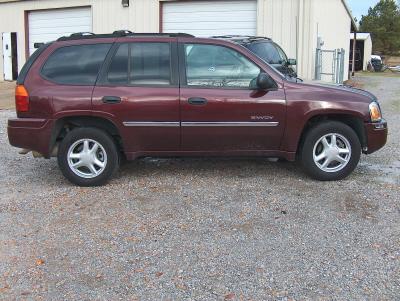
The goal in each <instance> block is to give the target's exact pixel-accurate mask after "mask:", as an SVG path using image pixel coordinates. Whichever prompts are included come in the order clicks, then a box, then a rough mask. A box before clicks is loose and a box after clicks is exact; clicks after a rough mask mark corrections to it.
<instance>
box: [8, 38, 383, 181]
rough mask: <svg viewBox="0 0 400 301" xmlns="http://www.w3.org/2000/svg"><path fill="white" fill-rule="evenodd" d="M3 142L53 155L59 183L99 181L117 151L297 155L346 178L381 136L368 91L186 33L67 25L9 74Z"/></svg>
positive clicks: (326, 176)
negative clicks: (296, 73)
mask: <svg viewBox="0 0 400 301" xmlns="http://www.w3.org/2000/svg"><path fill="white" fill-rule="evenodd" d="M15 98H16V108H17V116H18V118H16V119H10V120H9V121H8V137H9V140H10V143H11V144H12V145H13V146H16V147H20V148H23V149H24V152H25V153H26V152H28V151H33V152H34V153H35V154H36V155H37V154H40V155H42V156H43V157H45V158H50V157H51V156H57V157H58V164H59V166H60V168H61V171H62V172H63V174H64V175H65V177H67V178H68V179H69V180H70V181H71V182H73V183H75V184H77V185H82V186H92V185H101V184H103V183H105V182H106V181H107V180H108V179H109V178H110V177H111V176H112V174H113V173H114V172H115V171H116V169H117V168H118V165H119V161H120V158H121V157H123V156H124V157H126V158H127V159H128V160H133V159H135V158H138V157H143V156H266V157H279V158H284V159H287V160H290V161H294V160H295V159H298V160H300V161H301V162H302V164H303V166H304V169H305V170H306V171H307V172H308V174H310V175H311V176H312V177H314V178H316V179H319V180H337V179H342V178H344V177H346V176H347V175H349V174H350V173H351V172H352V171H353V170H354V168H355V167H356V166H357V163H358V161H359V159H360V154H361V152H363V153H366V154H370V153H372V152H374V151H376V150H378V149H380V148H381V147H382V146H383V145H384V144H385V143H386V137H387V124H386V122H385V120H384V119H382V116H381V111H380V107H379V104H378V101H377V99H376V98H375V97H374V96H373V95H371V94H370V93H368V92H366V91H362V90H358V89H352V88H347V87H328V86H321V85H310V84H304V83H295V82H291V81H288V80H286V79H285V77H284V76H283V75H282V74H280V73H279V72H278V71H276V70H275V69H274V68H273V67H271V66H270V65H268V64H267V63H265V62H264V61H263V60H261V59H260V58H258V57H257V56H255V55H254V54H252V53H251V52H250V51H248V50H247V49H246V48H244V47H243V46H240V45H238V44H235V43H232V42H229V41H223V40H219V39H201V38H195V37H193V36H190V35H187V34H131V33H127V32H115V33H114V34H109V35H84V34H75V35H73V36H71V37H63V38H60V39H59V40H57V41H56V42H52V43H49V44H46V45H43V46H42V47H41V48H39V49H38V50H37V51H36V52H35V53H34V54H33V55H32V56H31V57H30V58H29V60H28V62H27V63H26V64H25V66H24V67H23V69H22V70H21V74H20V76H19V78H18V81H17V87H16V96H15Z"/></svg>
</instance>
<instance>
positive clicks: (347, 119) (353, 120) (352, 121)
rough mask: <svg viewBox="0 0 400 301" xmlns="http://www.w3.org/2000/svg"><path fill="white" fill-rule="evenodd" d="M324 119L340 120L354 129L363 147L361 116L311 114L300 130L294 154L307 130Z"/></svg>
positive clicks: (298, 149)
mask: <svg viewBox="0 0 400 301" xmlns="http://www.w3.org/2000/svg"><path fill="white" fill-rule="evenodd" d="M325 121H337V122H342V123H344V124H346V125H348V126H349V127H350V128H352V129H353V130H354V132H355V133H356V134H357V137H358V139H359V140H360V143H361V147H362V148H364V147H365V146H366V145H367V135H366V133H365V130H364V121H363V119H362V118H361V117H359V116H356V115H352V114H346V113H345V114H337V113H333V114H317V115H314V116H311V117H310V118H309V119H308V120H307V121H306V123H305V125H304V127H303V130H302V131H301V134H300V137H299V140H298V143H297V150H296V154H297V155H298V154H299V152H300V150H301V148H302V146H303V143H304V139H305V137H306V135H307V132H308V131H309V130H310V129H311V128H312V127H313V126H315V125H316V124H319V123H321V122H325Z"/></svg>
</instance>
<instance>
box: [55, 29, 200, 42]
mask: <svg viewBox="0 0 400 301" xmlns="http://www.w3.org/2000/svg"><path fill="white" fill-rule="evenodd" d="M118 37H173V38H176V37H185V38H194V36H193V35H191V34H188V33H181V32H178V33H154V32H152V33H142V32H140V33H135V32H132V31H130V30H116V31H114V32H113V33H106V34H94V33H92V32H76V33H73V34H71V35H69V36H64V37H61V38H58V39H57V41H71V40H80V39H97V38H118Z"/></svg>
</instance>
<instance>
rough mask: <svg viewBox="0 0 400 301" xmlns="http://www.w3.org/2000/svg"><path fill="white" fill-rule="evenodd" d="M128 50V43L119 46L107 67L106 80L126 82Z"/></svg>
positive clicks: (119, 82)
mask: <svg viewBox="0 0 400 301" xmlns="http://www.w3.org/2000/svg"><path fill="white" fill-rule="evenodd" d="M128 51H129V44H123V45H121V46H119V48H118V50H117V52H116V53H115V55H114V57H113V59H112V61H111V64H110V67H109V69H108V75H107V79H108V82H110V83H118V84H127V83H128Z"/></svg>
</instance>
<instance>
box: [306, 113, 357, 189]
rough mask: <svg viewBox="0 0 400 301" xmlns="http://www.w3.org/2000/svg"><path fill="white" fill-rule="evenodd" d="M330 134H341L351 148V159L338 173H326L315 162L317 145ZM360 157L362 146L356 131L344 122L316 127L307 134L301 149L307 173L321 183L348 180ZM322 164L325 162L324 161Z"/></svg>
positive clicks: (320, 124) (326, 123)
mask: <svg viewBox="0 0 400 301" xmlns="http://www.w3.org/2000/svg"><path fill="white" fill-rule="evenodd" d="M329 134H339V135H341V136H343V137H344V138H345V139H347V142H348V143H349V144H350V147H351V153H350V155H349V158H347V160H348V163H347V164H346V165H344V166H343V167H342V169H340V170H338V171H329V172H328V171H324V170H322V169H321V168H320V167H319V166H318V165H317V163H316V162H314V156H313V152H314V146H315V145H316V144H317V142H318V141H319V139H321V138H322V137H324V136H325V135H329ZM328 137H329V136H328ZM321 143H322V142H321ZM316 149H317V148H316ZM360 155H361V144H360V140H359V138H358V136H357V134H356V133H355V132H354V130H353V129H352V128H351V127H349V126H348V125H346V124H344V123H342V122H337V121H326V122H322V123H319V124H317V125H315V126H314V127H312V128H311V129H310V130H309V131H308V132H307V133H306V136H305V138H304V141H303V144H302V147H301V152H300V160H301V163H302V165H303V168H304V170H305V172H306V173H307V174H308V175H310V176H311V177H312V178H314V179H316V180H320V181H335V180H341V179H344V178H346V177H347V176H348V175H349V174H350V173H351V172H352V171H353V170H354V169H355V168H356V166H357V164H358V162H359V160H360ZM344 156H346V155H344ZM322 162H324V159H323V160H322ZM318 163H320V162H318ZM331 164H333V165H335V164H336V165H338V164H339V162H335V161H334V162H332V163H331ZM321 165H322V164H321ZM328 167H329V166H328ZM333 167H335V166H333Z"/></svg>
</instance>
